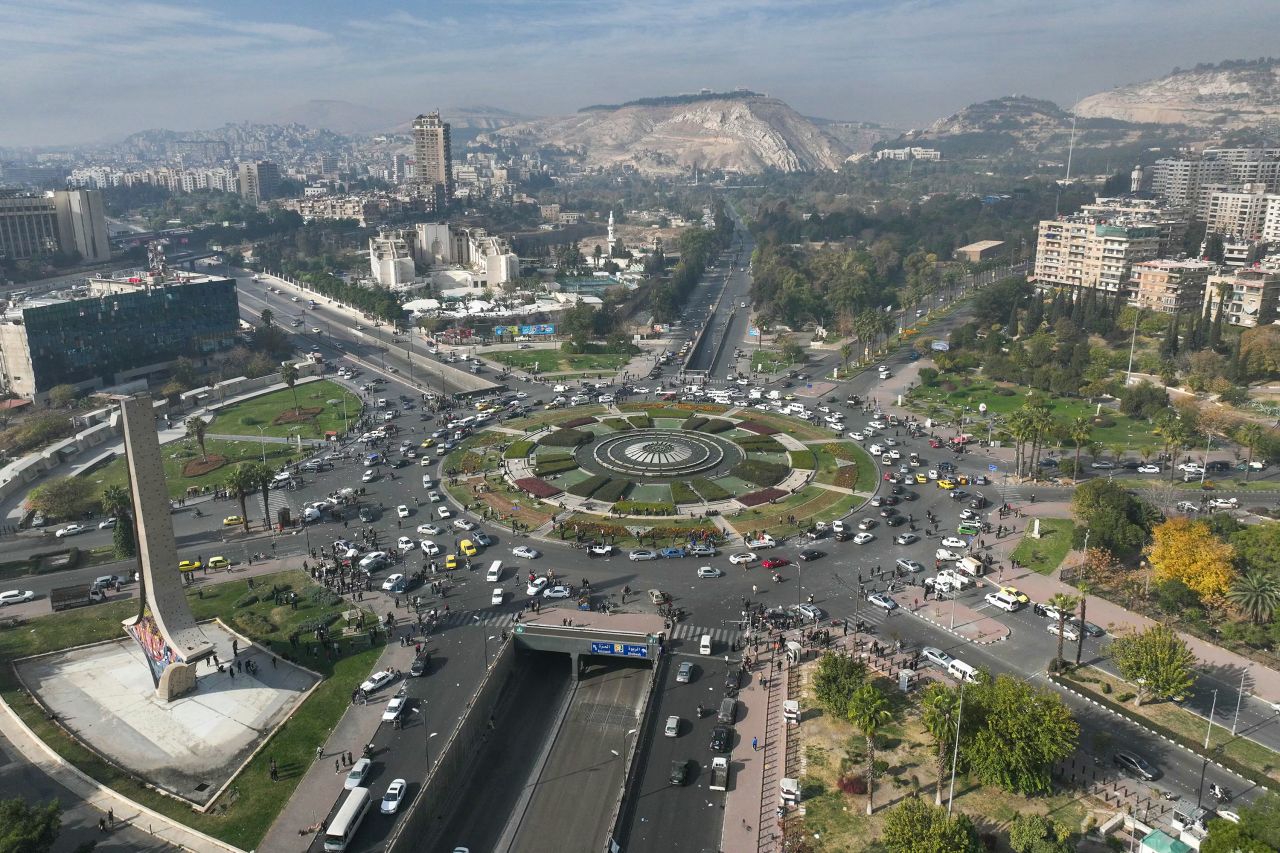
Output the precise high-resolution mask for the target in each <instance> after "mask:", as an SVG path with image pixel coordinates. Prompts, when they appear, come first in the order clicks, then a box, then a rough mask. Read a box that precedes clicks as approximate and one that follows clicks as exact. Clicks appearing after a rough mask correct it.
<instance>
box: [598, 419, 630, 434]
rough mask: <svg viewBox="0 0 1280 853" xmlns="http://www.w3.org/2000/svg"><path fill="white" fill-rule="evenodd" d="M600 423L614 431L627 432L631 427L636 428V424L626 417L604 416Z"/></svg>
mask: <svg viewBox="0 0 1280 853" xmlns="http://www.w3.org/2000/svg"><path fill="white" fill-rule="evenodd" d="M600 423H602V424H604V425H605V426H607V427H608V428H609V429H611V430H613V431H614V432H626V431H627V430H629V429H635V426H634V425H633V424H632V423H631V422H630V421H628V420H626V419H625V418H602V419H601V420H600Z"/></svg>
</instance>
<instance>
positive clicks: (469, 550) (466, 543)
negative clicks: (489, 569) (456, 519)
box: [458, 539, 480, 557]
mask: <svg viewBox="0 0 1280 853" xmlns="http://www.w3.org/2000/svg"><path fill="white" fill-rule="evenodd" d="M458 549H459V550H461V551H462V556H464V557H474V556H475V555H476V554H479V553H480V549H479V548H477V547H476V543H474V542H472V541H471V540H470V539H463V540H462V541H461V542H459V543H458Z"/></svg>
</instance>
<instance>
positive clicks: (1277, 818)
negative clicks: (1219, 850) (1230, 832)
mask: <svg viewBox="0 0 1280 853" xmlns="http://www.w3.org/2000/svg"><path fill="white" fill-rule="evenodd" d="M1240 826H1241V827H1243V829H1244V831H1245V832H1247V833H1249V835H1251V836H1252V837H1254V838H1256V839H1258V840H1259V841H1261V842H1263V843H1264V844H1266V845H1268V846H1269V847H1270V848H1271V849H1272V850H1280V794H1276V793H1275V792H1274V791H1272V792H1270V793H1267V794H1263V795H1262V796H1261V797H1259V798H1258V799H1256V800H1254V801H1253V802H1252V803H1250V804H1249V805H1247V806H1241V807H1240Z"/></svg>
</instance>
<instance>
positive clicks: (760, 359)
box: [751, 348, 797, 373]
mask: <svg viewBox="0 0 1280 853" xmlns="http://www.w3.org/2000/svg"><path fill="white" fill-rule="evenodd" d="M796 363H797V362H794V361H788V360H787V358H786V356H784V355H783V354H782V353H781V352H779V351H777V350H771V349H755V348H753V349H752V350H751V372H752V373H759V372H764V373H777V372H778V371H779V370H785V369H787V368H788V367H790V366H791V365H793V364H796Z"/></svg>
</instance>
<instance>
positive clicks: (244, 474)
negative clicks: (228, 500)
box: [223, 462, 258, 533]
mask: <svg viewBox="0 0 1280 853" xmlns="http://www.w3.org/2000/svg"><path fill="white" fill-rule="evenodd" d="M254 465H255V463H253V462H241V463H240V464H239V465H237V466H236V467H234V468H232V469H231V473H230V474H228V475H227V479H226V481H225V482H224V483H223V485H225V486H226V487H227V488H228V489H230V490H231V492H232V494H234V495H235V496H236V500H238V501H239V502H240V523H241V524H242V525H244V532H245V533H248V532H249V509H248V507H246V506H245V500H246V499H247V498H248V497H249V495H251V494H253V491H254V490H255V489H256V488H258V475H257V474H256V473H255V472H254V470H253V468H254Z"/></svg>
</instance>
